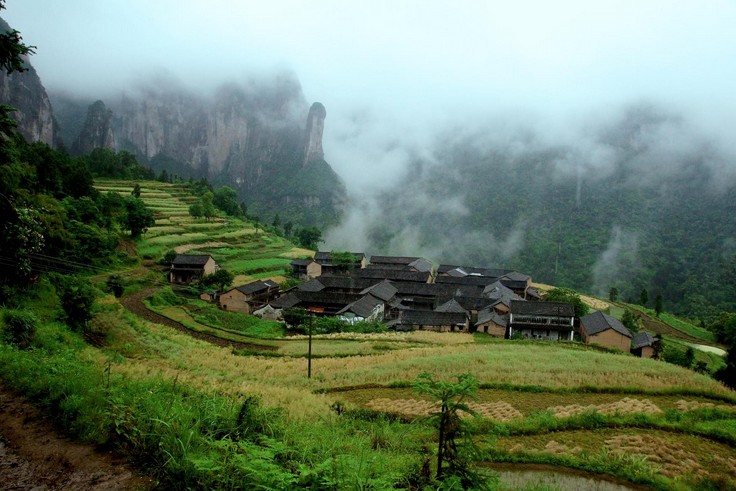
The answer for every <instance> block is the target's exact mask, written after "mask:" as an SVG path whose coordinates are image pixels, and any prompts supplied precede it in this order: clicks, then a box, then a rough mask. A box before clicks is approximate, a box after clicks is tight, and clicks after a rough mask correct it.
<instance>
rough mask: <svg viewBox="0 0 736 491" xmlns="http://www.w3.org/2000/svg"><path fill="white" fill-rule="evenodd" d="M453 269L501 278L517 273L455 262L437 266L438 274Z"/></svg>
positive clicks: (446, 272)
mask: <svg viewBox="0 0 736 491" xmlns="http://www.w3.org/2000/svg"><path fill="white" fill-rule="evenodd" d="M453 269H460V270H462V271H463V272H464V273H465V274H469V275H472V274H477V275H481V276H488V277H490V278H500V277H501V276H504V275H508V274H510V273H515V271H514V270H511V269H498V268H474V267H472V266H456V265H453V264H440V265H439V267H438V268H437V273H438V274H448V273H449V272H450V271H452V270H453Z"/></svg>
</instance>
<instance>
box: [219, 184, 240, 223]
mask: <svg viewBox="0 0 736 491" xmlns="http://www.w3.org/2000/svg"><path fill="white" fill-rule="evenodd" d="M212 203H213V204H214V205H215V206H216V207H218V208H219V209H221V210H222V211H224V212H225V213H227V214H228V215H230V216H234V217H236V216H240V214H241V212H240V205H239V204H238V194H237V193H236V192H235V190H234V189H233V188H231V187H228V186H222V187H221V188H218V189H217V190H216V191H215V192H214V194H213V198H212Z"/></svg>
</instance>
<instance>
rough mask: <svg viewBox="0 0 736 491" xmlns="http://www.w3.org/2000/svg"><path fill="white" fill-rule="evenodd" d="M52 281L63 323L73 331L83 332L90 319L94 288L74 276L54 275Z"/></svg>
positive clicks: (84, 280) (86, 281)
mask: <svg viewBox="0 0 736 491" xmlns="http://www.w3.org/2000/svg"><path fill="white" fill-rule="evenodd" d="M52 281H53V283H54V286H55V287H56V292H57V294H58V295H59V300H60V302H61V308H62V309H63V311H64V312H63V316H62V317H63V319H64V321H65V322H66V323H67V325H68V326H69V327H71V328H72V329H74V330H75V331H85V330H86V329H87V325H88V323H89V321H90V319H92V304H93V303H94V301H95V297H96V295H95V290H94V288H93V287H92V285H91V284H90V283H89V281H88V280H86V279H84V278H78V277H76V276H62V275H56V276H54V278H53V279H52Z"/></svg>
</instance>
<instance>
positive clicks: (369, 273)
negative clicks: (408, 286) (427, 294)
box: [355, 268, 431, 283]
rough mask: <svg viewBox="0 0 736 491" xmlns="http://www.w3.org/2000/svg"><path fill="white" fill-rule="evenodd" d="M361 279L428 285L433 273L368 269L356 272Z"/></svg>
mask: <svg viewBox="0 0 736 491" xmlns="http://www.w3.org/2000/svg"><path fill="white" fill-rule="evenodd" d="M355 276H357V277H359V278H375V279H381V280H383V279H386V280H395V281H416V282H420V283H426V282H428V281H429V277H430V276H431V273H430V272H429V271H409V270H404V269H383V268H366V269H361V270H359V271H356V272H355Z"/></svg>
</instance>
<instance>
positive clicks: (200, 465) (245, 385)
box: [0, 181, 736, 490]
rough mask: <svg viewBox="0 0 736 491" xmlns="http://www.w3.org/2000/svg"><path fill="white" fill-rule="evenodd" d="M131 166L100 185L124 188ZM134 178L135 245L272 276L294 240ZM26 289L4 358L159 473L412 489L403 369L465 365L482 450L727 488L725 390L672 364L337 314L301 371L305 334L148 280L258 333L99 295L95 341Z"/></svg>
mask: <svg viewBox="0 0 736 491" xmlns="http://www.w3.org/2000/svg"><path fill="white" fill-rule="evenodd" d="M133 184H134V183H126V182H121V181H100V182H99V183H98V187H99V189H100V190H101V191H107V190H115V191H119V192H121V193H129V192H130V191H131V190H132V187H133ZM141 186H142V195H141V197H142V198H143V199H144V201H146V202H147V203H150V204H152V205H154V206H155V207H156V226H154V227H152V228H151V229H150V230H149V232H148V233H147V234H146V235H145V236H144V237H143V239H142V240H141V241H140V242H139V243H138V244H137V250H138V254H139V255H141V256H142V257H144V258H147V259H153V260H156V259H158V258H159V257H161V256H162V255H163V254H164V253H165V252H166V251H167V250H169V249H173V248H178V249H179V250H194V251H201V252H205V253H209V254H212V255H213V256H214V257H215V259H216V260H217V261H218V262H219V263H221V264H222V265H223V266H224V267H225V268H226V269H229V270H231V271H233V272H237V273H238V274H239V278H238V279H239V280H248V279H253V278H256V277H261V276H262V275H265V276H263V277H274V276H278V275H280V274H282V273H283V272H284V269H285V265H287V264H288V262H289V261H290V260H291V258H294V257H301V256H304V255H306V254H308V253H309V251H304V250H302V249H298V248H295V247H294V246H293V245H292V244H290V243H289V242H288V241H286V240H285V239H283V238H280V237H275V236H271V235H268V234H265V233H263V232H262V231H260V230H259V231H256V229H255V228H254V226H253V225H252V224H250V223H248V222H243V221H241V220H236V219H231V218H227V217H218V218H217V219H215V220H213V221H210V222H205V221H204V220H193V219H192V218H191V217H189V215H188V212H187V208H188V206H189V205H188V203H190V202H191V198H190V197H189V196H188V194H187V192H186V189H185V188H184V187H182V186H179V185H172V184H162V183H148V182H146V183H141ZM139 269H142V268H139ZM136 274H138V272H137V271H136ZM159 276H160V275H159ZM141 278H143V279H142V280H141V281H144V280H145V277H141ZM146 286H147V285H146ZM36 288H37V291H36V294H35V296H34V297H32V298H29V299H28V301H27V305H26V306H25V307H26V308H27V309H29V310H33V311H34V312H37V313H38V315H39V317H40V319H41V320H42V322H41V325H40V328H39V333H38V334H37V338H36V346H35V347H34V349H33V350H26V351H19V350H16V349H14V348H11V347H9V346H7V345H5V344H2V343H0V377H2V378H4V380H5V383H6V384H9V385H11V386H13V387H15V388H17V389H18V390H21V391H24V392H26V393H27V394H29V395H30V396H31V397H33V398H35V399H36V400H38V401H40V402H41V403H42V404H43V405H44V406H45V407H48V408H51V410H52V411H51V412H52V414H53V415H55V417H56V418H57V419H58V420H59V422H60V423H61V424H63V425H65V426H66V427H67V428H68V429H69V431H70V432H71V433H72V434H75V435H77V436H78V437H80V438H82V439H84V440H87V441H91V442H95V443H111V439H112V444H113V445H115V446H117V447H118V448H120V449H122V450H123V451H125V452H127V453H128V454H129V455H131V457H132V458H133V459H134V460H135V461H136V462H138V463H139V464H140V465H142V466H144V467H145V468H146V469H148V470H149V472H152V473H154V474H156V475H157V476H159V477H160V478H161V479H162V483H163V484H164V485H168V486H170V487H175V488H181V489H184V488H191V489H233V488H238V487H240V488H243V487H245V488H250V489H257V488H263V489H339V490H352V489H373V490H379V489H395V488H403V489H409V488H411V486H414V485H415V484H416V479H417V477H416V476H417V475H418V474H419V471H420V469H421V467H422V463H423V459H424V455H425V452H426V448H427V446H428V445H429V447H430V451H431V452H433V451H434V449H435V448H436V433H435V431H434V430H433V428H432V427H431V425H429V424H428V423H427V422H426V421H425V420H424V419H423V415H425V414H427V413H428V412H429V411H431V410H432V408H431V406H430V403H429V401H428V400H427V399H426V398H425V397H423V396H420V395H419V394H417V393H416V392H414V391H413V390H412V389H411V388H410V387H411V383H412V381H413V380H415V379H416V377H417V376H418V375H419V374H421V373H423V372H430V373H431V374H432V375H433V377H434V378H435V379H441V380H446V381H450V380H454V378H455V377H456V376H457V375H459V374H462V373H465V372H470V373H472V374H474V375H475V377H476V378H477V379H478V381H479V382H480V384H481V388H480V390H479V391H478V393H477V399H475V400H473V401H470V402H471V408H473V409H474V410H475V411H476V412H477V413H478V414H479V415H480V417H479V418H467V419H466V420H467V421H468V422H469V426H470V429H471V432H472V438H473V440H474V441H475V442H476V443H477V444H478V445H479V446H480V448H481V450H482V451H483V454H482V457H481V461H484V462H525V463H534V462H536V463H546V464H552V465H560V466H564V467H568V468H570V467H571V468H577V469H580V470H582V471H584V472H591V473H602V474H608V475H611V476H615V477H617V478H619V479H622V480H625V481H629V482H634V483H639V484H642V485H645V486H647V487H649V488H653V489H662V490H665V489H675V490H678V489H679V490H688V489H698V490H700V489H734V488H735V487H736V394H734V392H733V391H730V390H728V389H726V388H725V387H724V386H722V385H721V384H720V383H718V382H716V381H715V380H713V379H712V378H711V377H708V376H706V375H703V374H698V373H695V372H694V371H691V370H687V369H684V368H681V367H678V366H675V365H671V364H667V363H664V362H660V361H654V360H646V359H644V360H643V359H638V358H635V357H633V356H630V355H627V354H614V353H607V352H601V351H599V350H595V349H591V348H589V347H586V346H583V345H581V344H578V343H549V342H539V341H503V340H494V339H491V338H489V337H488V336H485V335H479V334H476V335H470V334H462V333H432V332H426V331H420V332H412V333H382V334H348V333H342V334H333V335H324V336H315V337H314V339H313V346H312V349H313V353H314V355H315V359H314V360H312V378H311V379H308V378H307V376H306V375H307V360H306V358H305V355H306V352H307V343H308V341H307V338H306V337H304V336H288V335H287V333H286V332H285V331H284V329H283V327H282V326H281V325H280V324H278V323H273V322H266V321H262V320H260V319H255V318H253V317H250V316H242V315H239V314H235V313H232V312H223V311H220V310H218V309H217V308H216V307H214V306H212V305H210V304H207V303H205V302H203V301H201V300H198V299H194V298H190V297H186V296H184V295H182V296H180V297H178V298H177V297H176V296H173V300H172V295H171V292H169V291H167V290H165V289H164V288H161V289H160V291H159V292H158V293H157V294H154V295H153V296H152V297H151V298H150V299H149V300H148V304H149V306H150V308H151V309H152V310H155V311H157V312H159V313H161V314H162V315H165V316H167V317H169V318H170V319H174V320H176V321H178V322H181V323H182V324H184V325H185V326H186V327H187V328H189V329H191V330H193V331H201V332H208V333H212V334H215V335H217V336H220V337H222V338H225V339H232V340H238V341H243V342H246V343H250V344H260V345H262V346H267V347H269V348H270V349H271V350H272V351H270V352H269V353H268V354H267V356H266V354H257V355H253V354H251V353H252V352H251V353H244V352H241V351H239V350H236V349H233V348H230V347H224V348H223V347H217V346H213V345H211V344H208V343H205V342H202V341H199V340H197V339H194V338H193V337H191V336H188V335H186V334H183V333H181V332H179V331H176V330H173V329H171V328H169V327H166V326H163V325H160V324H154V323H150V322H148V321H146V320H144V319H142V318H139V317H136V316H135V315H134V314H132V313H131V312H129V311H127V310H126V309H125V308H123V306H122V305H121V304H120V303H119V301H118V300H117V299H115V298H114V297H112V296H111V295H105V296H101V298H100V300H99V301H98V302H97V305H96V316H95V318H94V320H93V321H92V330H93V332H94V333H95V334H97V335H99V336H100V337H101V338H102V339H104V340H105V342H104V343H103V345H102V347H95V346H92V345H90V344H87V343H85V342H84V340H83V338H82V336H80V335H78V334H75V333H72V332H70V331H69V330H68V328H66V327H65V326H63V325H61V324H60V323H59V322H58V321H57V320H56V318H57V314H56V312H57V309H58V306H57V305H55V304H53V303H52V302H49V301H48V298H51V296H50V295H49V291H48V288H50V287H48V285H45V284H44V283H43V282H42V283H41V284H39V285H37V286H36ZM45 288H46V290H45ZM693 332H696V331H693ZM336 403H339V404H337V405H336ZM336 407H338V408H341V409H340V411H339V414H338V411H336V410H335V408H336ZM430 460H431V459H430ZM414 489H416V487H415V488H414ZM535 489H538V488H535Z"/></svg>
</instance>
